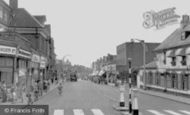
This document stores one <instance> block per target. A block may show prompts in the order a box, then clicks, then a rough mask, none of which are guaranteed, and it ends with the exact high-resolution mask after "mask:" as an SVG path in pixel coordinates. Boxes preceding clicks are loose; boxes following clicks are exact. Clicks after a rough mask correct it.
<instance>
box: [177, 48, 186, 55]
mask: <svg viewBox="0 0 190 115" xmlns="http://www.w3.org/2000/svg"><path fill="white" fill-rule="evenodd" d="M176 55H177V56H185V55H186V48H183V49H181V50H180V51H179V52H178V54H176Z"/></svg>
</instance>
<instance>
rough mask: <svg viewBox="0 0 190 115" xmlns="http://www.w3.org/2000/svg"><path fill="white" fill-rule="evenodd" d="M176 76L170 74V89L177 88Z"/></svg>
mask: <svg viewBox="0 0 190 115" xmlns="http://www.w3.org/2000/svg"><path fill="white" fill-rule="evenodd" d="M177 82H178V81H177V74H172V85H171V86H172V88H177Z"/></svg>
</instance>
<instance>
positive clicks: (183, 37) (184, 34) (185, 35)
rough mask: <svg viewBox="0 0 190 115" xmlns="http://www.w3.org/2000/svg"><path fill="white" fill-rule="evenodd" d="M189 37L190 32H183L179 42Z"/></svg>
mask: <svg viewBox="0 0 190 115" xmlns="http://www.w3.org/2000/svg"><path fill="white" fill-rule="evenodd" d="M189 35H190V31H185V32H182V34H181V40H185V39H187V38H188V37H189Z"/></svg>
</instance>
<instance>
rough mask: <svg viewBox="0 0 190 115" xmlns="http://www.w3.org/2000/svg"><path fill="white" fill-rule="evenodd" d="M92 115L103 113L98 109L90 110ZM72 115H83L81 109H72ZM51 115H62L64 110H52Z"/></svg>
mask: <svg viewBox="0 0 190 115" xmlns="http://www.w3.org/2000/svg"><path fill="white" fill-rule="evenodd" d="M91 112H92V113H93V115H104V113H103V112H102V111H101V110H100V109H91ZM73 114H74V115H85V114H84V111H83V110H82V109H73ZM53 115H64V110H61V109H56V110H54V114H53Z"/></svg>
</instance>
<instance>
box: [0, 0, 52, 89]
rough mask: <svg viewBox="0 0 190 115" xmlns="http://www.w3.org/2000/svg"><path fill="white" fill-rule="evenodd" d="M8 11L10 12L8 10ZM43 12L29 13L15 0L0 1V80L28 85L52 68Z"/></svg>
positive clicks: (49, 36) (45, 74) (49, 32)
mask: <svg viewBox="0 0 190 115" xmlns="http://www.w3.org/2000/svg"><path fill="white" fill-rule="evenodd" d="M10 11H11V12H10ZM45 22H46V16H44V15H40V16H32V15H31V14H30V13H29V12H28V11H27V10H25V9H24V8H18V0H10V1H9V5H7V4H6V3H5V2H4V1H0V26H1V28H3V29H2V31H1V32H0V58H1V60H0V62H1V63H0V81H6V84H7V85H10V86H11V85H18V86H26V87H27V86H29V85H32V84H33V82H34V81H39V80H40V81H43V80H44V79H48V77H47V76H48V75H47V74H49V73H50V69H49V68H50V66H51V69H52V70H53V69H54V70H55V68H54V65H55V58H56V55H55V52H54V42H53V38H52V37H51V26H50V25H47V24H45Z"/></svg>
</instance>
